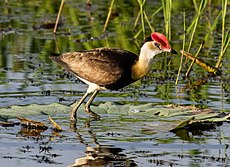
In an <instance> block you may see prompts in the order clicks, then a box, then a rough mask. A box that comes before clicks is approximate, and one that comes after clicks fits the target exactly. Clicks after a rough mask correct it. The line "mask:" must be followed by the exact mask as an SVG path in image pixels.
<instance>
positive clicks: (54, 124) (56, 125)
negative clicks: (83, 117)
mask: <svg viewBox="0 0 230 167" xmlns="http://www.w3.org/2000/svg"><path fill="white" fill-rule="evenodd" d="M49 120H50V122H51V123H52V124H53V126H54V130H55V131H58V132H61V131H62V128H61V127H60V126H59V125H58V124H57V123H56V122H55V121H54V120H53V119H52V118H51V117H50V116H49Z"/></svg>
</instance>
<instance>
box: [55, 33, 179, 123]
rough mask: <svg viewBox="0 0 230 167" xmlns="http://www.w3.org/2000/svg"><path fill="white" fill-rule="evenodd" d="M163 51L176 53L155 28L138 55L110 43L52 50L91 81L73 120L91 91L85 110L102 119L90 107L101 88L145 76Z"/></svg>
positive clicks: (76, 105) (75, 106)
mask: <svg viewBox="0 0 230 167" xmlns="http://www.w3.org/2000/svg"><path fill="white" fill-rule="evenodd" d="M162 52H171V53H172V54H177V52H176V51H175V50H173V49H172V48H171V46H170V44H169V41H168V39H167V37H166V36H165V35H163V34H161V33H159V32H153V33H151V34H150V36H148V37H147V38H146V39H145V40H144V41H143V43H142V46H141V48H140V53H139V56H138V55H136V54H135V53H132V52H130V51H127V50H122V49H118V48H110V47H101V48H95V49H91V50H83V51H76V52H67V53H63V54H57V53H53V54H50V58H51V59H52V60H54V61H55V62H56V63H58V64H59V65H61V66H62V67H64V68H65V69H66V70H67V71H70V72H72V73H73V74H74V75H75V76H76V77H77V78H78V79H80V80H81V81H83V82H84V83H86V84H87V85H88V88H87V90H86V93H85V94H84V95H83V96H82V98H81V99H80V100H79V101H76V102H75V103H74V104H73V108H72V110H71V112H70V120H71V121H76V116H77V110H78V109H79V107H80V106H81V104H82V103H84V101H85V99H86V98H87V97H88V96H89V95H90V94H92V95H91V97H90V98H89V100H88V101H87V102H86V104H85V107H84V110H85V111H86V112H87V113H88V114H89V115H90V116H91V117H93V118H96V119H99V118H100V116H99V115H98V114H96V113H94V112H93V111H92V110H91V109H90V105H91V103H92V102H93V100H94V98H95V97H96V95H97V94H98V92H99V91H102V90H118V89H121V88H123V87H125V86H127V85H129V84H131V83H133V82H135V81H137V80H139V79H141V78H143V77H144V76H146V75H147V74H148V73H149V72H150V70H151V67H152V64H153V62H154V61H153V60H154V57H155V56H156V55H157V54H160V53H162Z"/></svg>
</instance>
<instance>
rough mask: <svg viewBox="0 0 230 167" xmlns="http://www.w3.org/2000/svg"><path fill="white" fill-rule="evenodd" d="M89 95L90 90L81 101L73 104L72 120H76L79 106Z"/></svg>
mask: <svg viewBox="0 0 230 167" xmlns="http://www.w3.org/2000/svg"><path fill="white" fill-rule="evenodd" d="M88 95H89V93H88V92H86V93H85V94H84V96H83V97H82V98H81V100H80V101H77V102H75V103H74V104H73V109H72V110H71V113H70V120H71V121H75V120H76V114H77V110H78V108H79V107H80V105H81V104H82V103H83V102H84V100H85V99H86V97H87V96H88Z"/></svg>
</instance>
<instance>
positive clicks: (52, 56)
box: [49, 53, 68, 68]
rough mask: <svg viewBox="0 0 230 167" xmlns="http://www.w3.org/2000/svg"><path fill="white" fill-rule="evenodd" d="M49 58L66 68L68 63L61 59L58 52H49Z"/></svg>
mask: <svg viewBox="0 0 230 167" xmlns="http://www.w3.org/2000/svg"><path fill="white" fill-rule="evenodd" d="M49 58H50V59H52V60H53V61H55V62H57V63H58V64H59V65H61V66H62V67H64V68H68V65H67V64H66V63H65V62H64V61H63V60H62V56H61V54H59V53H50V56H49Z"/></svg>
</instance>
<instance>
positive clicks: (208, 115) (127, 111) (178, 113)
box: [0, 102, 230, 131]
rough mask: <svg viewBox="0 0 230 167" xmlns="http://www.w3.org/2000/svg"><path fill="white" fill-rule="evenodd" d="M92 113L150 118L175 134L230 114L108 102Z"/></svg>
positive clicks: (24, 112) (33, 110) (43, 109)
mask: <svg viewBox="0 0 230 167" xmlns="http://www.w3.org/2000/svg"><path fill="white" fill-rule="evenodd" d="M70 110H71V107H70V106H66V105H63V104H58V103H52V104H48V105H38V104H31V105H27V106H11V107H8V108H1V109H0V118H2V119H5V120H7V119H9V118H16V117H25V118H26V117H30V116H34V115H49V116H52V115H55V114H68V115H69V112H70ZM92 110H93V111H94V112H96V113H97V114H118V115H130V116H141V117H148V118H151V117H153V118H154V119H153V120H156V119H155V118H157V119H158V120H159V119H161V121H165V122H168V121H170V122H173V123H175V124H173V125H174V128H172V127H171V126H170V128H168V129H169V131H170V130H171V131H175V130H178V129H181V128H187V127H189V126H193V125H195V124H196V125H197V124H199V125H200V124H204V123H206V124H207V123H209V124H212V123H217V122H229V121H230V119H229V118H230V114H225V113H222V112H217V111H213V110H211V109H197V108H195V107H191V106H175V105H164V106H154V105H153V104H152V103H147V104H143V105H130V104H128V105H117V104H115V103H112V102H106V103H101V104H100V105H98V106H92ZM79 114H80V115H82V114H86V113H85V112H84V110H83V106H81V108H80V109H79V111H78V115H79Z"/></svg>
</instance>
